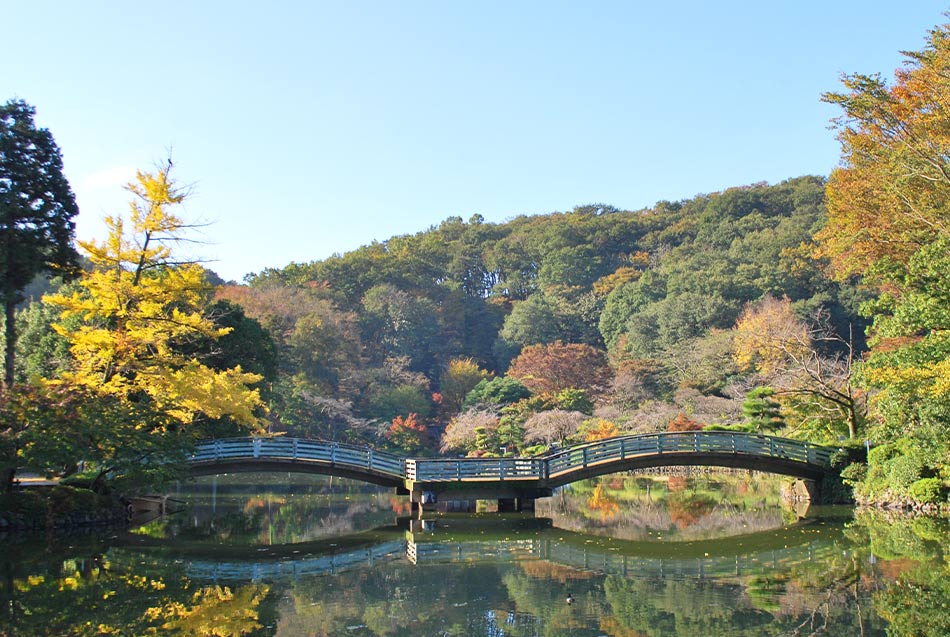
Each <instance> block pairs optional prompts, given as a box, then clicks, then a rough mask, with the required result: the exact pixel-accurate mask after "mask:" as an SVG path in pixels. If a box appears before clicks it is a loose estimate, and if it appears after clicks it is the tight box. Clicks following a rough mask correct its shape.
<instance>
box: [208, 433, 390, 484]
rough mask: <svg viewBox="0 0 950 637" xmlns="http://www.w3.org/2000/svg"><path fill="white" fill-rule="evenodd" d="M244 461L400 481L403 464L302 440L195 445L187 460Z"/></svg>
mask: <svg viewBox="0 0 950 637" xmlns="http://www.w3.org/2000/svg"><path fill="white" fill-rule="evenodd" d="M248 458H254V459H263V460H268V459H269V460H296V461H315V462H324V463H330V464H335V465H340V466H347V467H354V468H359V469H368V470H370V471H375V472H377V473H382V474H386V475H392V476H395V477H400V478H401V477H403V475H404V472H405V460H404V459H403V458H400V457H398V456H394V455H392V454H389V453H386V452H383V451H377V450H375V449H371V448H369V447H357V446H353V445H345V444H340V443H336V442H323V441H319V440H306V439H303V438H285V437H275V438H219V439H216V440H209V441H207V442H203V443H201V444H199V445H198V446H197V447H196V449H195V453H194V455H192V457H191V460H192V462H220V461H222V460H235V459H248Z"/></svg>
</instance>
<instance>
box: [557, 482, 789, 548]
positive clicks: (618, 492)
mask: <svg viewBox="0 0 950 637" xmlns="http://www.w3.org/2000/svg"><path fill="white" fill-rule="evenodd" d="M782 485H783V482H782V480H781V479H779V478H776V477H774V476H767V475H760V474H753V473H751V472H748V471H734V472H725V471H702V470H693V471H688V472H677V473H672V474H665V475H650V474H640V475H636V474H635V475H625V474H615V475H610V476H602V477H600V478H596V479H593V480H586V481H583V482H578V483H575V484H573V485H569V487H568V488H565V489H563V490H561V491H560V492H559V493H557V494H556V495H555V496H554V497H553V498H550V499H547V500H543V501H541V505H540V507H539V509H538V511H539V514H541V515H545V516H547V517H550V518H552V519H553V520H554V521H555V524H556V525H557V526H559V527H561V528H565V529H571V530H575V531H584V532H587V533H594V534H598V535H609V536H611V537H615V538H624V539H631V540H634V539H641V540H646V539H663V540H674V541H680V540H699V539H708V538H721V537H725V536H730V535H737V534H743V533H751V532H755V531H764V530H767V529H774V528H778V527H781V526H782V525H783V524H787V523H789V522H792V521H794V520H796V519H800V518H803V517H805V515H806V512H807V503H804V502H803V503H797V504H789V503H787V502H784V501H783V500H782V496H781V489H782Z"/></svg>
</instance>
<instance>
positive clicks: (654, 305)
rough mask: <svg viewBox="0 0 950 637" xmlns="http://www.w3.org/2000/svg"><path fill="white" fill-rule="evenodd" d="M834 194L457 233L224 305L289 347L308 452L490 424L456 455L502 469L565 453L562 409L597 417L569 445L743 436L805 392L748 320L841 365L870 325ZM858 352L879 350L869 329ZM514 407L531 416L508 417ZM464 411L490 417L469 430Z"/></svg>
mask: <svg viewBox="0 0 950 637" xmlns="http://www.w3.org/2000/svg"><path fill="white" fill-rule="evenodd" d="M824 185H825V184H824V180H823V179H822V178H819V177H801V178H798V179H793V180H789V181H787V182H784V183H781V184H778V185H774V186H769V185H765V184H757V185H754V186H746V187H739V188H733V189H730V190H727V191H725V192H722V193H715V194H709V195H700V196H697V197H695V198H693V199H690V200H686V201H680V202H675V203H673V202H660V203H658V204H657V205H656V206H654V207H653V208H649V209H645V210H637V211H626V210H618V209H616V208H613V207H611V206H607V205H601V204H598V205H589V206H581V207H577V208H575V209H574V210H572V211H570V212H564V213H552V214H548V215H540V216H531V217H529V216H519V217H517V218H514V219H512V220H510V221H507V222H504V223H498V224H495V223H487V222H485V221H484V220H483V219H482V218H481V217H480V216H478V215H475V216H473V217H472V218H471V219H469V220H468V221H464V220H463V219H461V218H459V217H450V218H448V219H446V220H445V221H443V222H442V223H441V224H439V225H438V226H434V227H431V228H429V229H428V230H426V231H423V232H419V233H417V234H414V235H406V236H399V237H393V238H391V239H389V240H387V241H385V242H382V243H374V244H372V245H368V246H365V247H363V248H360V249H358V250H355V251H353V252H350V253H347V254H342V255H336V256H333V257H331V258H329V259H326V260H323V261H315V262H312V263H308V264H293V265H290V266H288V267H286V268H284V269H280V270H277V269H275V270H268V271H265V272H262V273H260V274H258V275H256V276H253V277H250V278H249V281H248V284H247V285H242V286H234V285H232V286H226V287H223V288H221V289H220V290H219V291H218V298H219V299H222V300H226V301H229V302H231V303H234V304H237V305H240V306H241V307H242V308H243V311H244V312H245V313H246V314H247V316H249V317H252V318H254V319H256V320H258V321H259V322H260V323H261V324H262V325H263V326H264V327H265V328H266V330H267V332H268V333H269V334H270V336H271V338H273V339H274V341H275V343H276V351H277V363H278V368H279V373H277V374H276V375H275V376H274V377H273V379H272V385H271V390H270V400H271V413H270V418H271V419H272V422H273V424H272V426H273V427H274V428H278V429H282V430H284V429H285V430H287V431H290V432H292V433H295V434H298V435H311V436H319V437H331V438H345V439H361V438H365V437H367V436H368V437H373V436H375V435H377V434H380V433H382V435H385V436H389V437H390V438H393V437H394V436H395V437H396V438H398V439H400V440H401V441H402V442H403V444H404V446H409V447H410V448H412V447H414V449H413V450H415V451H421V450H423V449H425V448H434V447H436V446H437V445H438V442H439V436H440V435H441V432H442V430H443V428H445V427H446V426H447V425H449V424H450V423H452V424H453V426H452V427H449V429H450V432H455V433H456V434H458V433H459V431H460V430H464V429H466V424H467V423H468V420H472V419H475V420H478V419H477V418H475V416H476V415H478V416H480V417H481V420H478V423H481V424H478V425H476V426H472V427H469V428H468V429H470V431H469V435H468V437H465V436H462V438H461V439H460V440H461V442H455V443H451V444H449V445H448V447H447V448H453V447H454V448H460V449H462V450H467V451H479V450H480V451H482V452H495V451H497V449H493V448H490V447H492V446H493V445H494V446H497V447H499V448H500V447H502V446H504V447H507V448H509V449H510V448H511V447H512V446H514V447H516V448H519V449H524V448H525V447H526V446H527V445H528V444H529V443H531V442H532V441H536V442H550V441H551V437H550V436H549V435H546V434H545V435H541V434H539V433H538V432H536V431H534V429H537V427H535V428H532V427H531V426H528V425H531V423H532V422H533V421H532V420H531V417H532V415H536V414H538V413H543V412H548V411H552V410H553V411H556V412H565V413H576V412H580V414H581V415H582V416H583V418H582V417H580V416H575V417H574V420H573V421H572V422H573V423H574V424H573V425H570V426H568V429H569V430H570V431H569V432H568V434H570V435H577V434H576V431H575V430H576V429H577V428H578V427H582V426H583V425H584V423H585V422H587V427H588V428H590V427H592V426H595V425H596V426H600V427H606V431H608V432H609V431H614V430H617V431H628V430H653V429H657V428H666V427H667V426H669V423H670V422H671V421H674V420H676V419H677V417H679V418H680V420H687V421H689V423H691V424H690V425H689V426H695V427H698V426H701V425H707V424H721V425H740V426H741V425H742V424H743V423H746V424H747V422H748V417H747V416H744V415H743V413H742V401H743V398H744V396H745V394H746V393H747V392H748V391H749V390H751V389H752V388H753V387H755V386H756V385H759V384H762V383H763V382H766V381H768V382H771V383H777V384H778V386H777V389H776V391H777V392H778V394H779V396H781V394H782V392H781V390H782V389H787V390H791V389H794V390H795V391H796V392H797V391H800V390H801V387H800V386H801V384H802V383H803V382H804V380H803V379H802V378H801V374H800V373H798V372H800V371H801V370H795V369H790V368H789V367H788V366H787V365H783V366H782V369H781V370H770V371H771V375H770V376H769V378H764V377H763V375H762V374H761V373H759V372H760V371H761V370H758V369H757V368H756V367H755V366H754V365H753V364H751V362H750V361H751V359H748V360H747V363H748V364H746V365H745V366H744V367H740V364H739V363H738V362H737V361H739V360H740V359H739V358H737V356H736V355H735V352H734V347H735V338H734V335H735V333H736V332H735V329H734V328H735V327H736V325H737V321H739V318H740V315H741V314H742V312H743V310H744V308H745V309H748V308H753V307H760V306H762V304H763V303H764V302H767V301H771V305H772V306H777V307H779V309H780V310H781V308H783V307H784V308H785V310H784V311H785V314H784V315H781V316H778V317H773V319H772V320H773V322H775V321H778V320H781V321H785V322H786V323H788V324H790V325H791V324H794V325H798V326H801V328H802V329H804V330H805V332H808V333H812V332H814V333H817V332H821V334H822V336H828V337H835V338H838V337H840V338H841V341H840V342H839V341H834V342H832V341H823V342H818V341H817V340H815V339H808V342H807V343H806V345H808V346H809V347H811V348H812V349H813V350H814V351H815V352H816V353H817V355H819V356H821V357H825V358H828V359H829V360H831V359H833V358H834V357H835V356H836V355H837V354H838V353H840V351H841V350H842V348H843V347H845V346H846V345H847V339H848V337H849V335H850V334H851V333H852V332H849V325H851V324H854V323H856V322H857V320H858V319H857V303H858V298H857V297H858V293H857V292H856V290H855V289H854V288H853V287H852V286H850V285H848V284H846V283H843V282H834V281H832V280H830V279H829V278H828V277H826V276H825V275H824V274H823V265H822V263H820V262H819V261H816V260H815V258H814V256H813V246H812V243H811V237H812V235H813V234H814V233H815V231H816V230H818V229H819V228H820V227H821V226H822V224H823V223H824V214H825V213H824ZM756 304H758V305H756ZM783 304H784V305H783ZM780 313H781V312H780ZM787 327H788V326H787V325H786V326H785V328H787ZM776 329H778V328H776ZM783 329H784V328H783ZM829 330H832V331H829ZM803 334H804V333H803ZM853 334H855V335H857V336H856V337H857V338H858V339H860V334H862V329H861V328H860V327H859V328H858V329H855V330H854V331H853ZM854 345H855V347H857V348H859V349H860V347H861V346H862V343H860V342H857V343H855V344H854ZM750 355H751V354H750ZM753 357H754V356H753ZM559 358H560V360H558V359H559ZM568 361H570V362H571V363H572V364H573V365H574V366H575V367H576V368H577V369H575V370H573V371H571V372H565V373H564V374H563V378H562V379H561V380H559V381H556V382H552V383H538V382H532V380H535V381H536V380H537V379H538V378H542V377H546V378H548V379H549V380H550V379H551V378H554V377H556V376H558V375H559V373H560V372H556V371H553V367H552V366H554V367H558V366H561V367H563V366H564V365H565V364H566V362H568ZM559 369H560V368H559ZM493 378H494V380H492V379H493ZM482 381H484V382H483V385H484V384H485V383H494V385H492V386H497V385H498V384H499V383H501V382H502V381H505V382H507V383H509V385H511V384H518V385H519V386H524V387H523V388H525V387H526V388H527V391H525V392H523V393H524V395H525V396H528V395H530V396H531V398H529V399H527V400H525V399H524V398H522V399H520V402H518V401H517V400H515V399H514V398H511V397H509V398H504V397H502V398H498V397H497V396H496V397H495V398H494V399H493V400H494V402H493V401H492V400H484V401H473V400H471V399H470V400H468V402H466V397H467V395H468V393H469V392H470V390H472V389H474V388H475V386H476V384H477V383H479V382H482ZM565 391H567V392H568V394H569V396H568V397H566V398H565V397H564V396H561V397H560V398H559V394H563V393H564V392H565ZM571 392H574V393H571ZM577 393H580V394H582V396H580V397H578V396H577V395H576V394H577ZM520 395H521V394H519V393H516V394H514V395H513V396H520ZM798 395H800V394H798ZM571 396H573V398H571ZM507 402H515V404H516V405H518V407H517V409H515V408H514V407H511V406H509V407H508V408H507V410H506V411H502V407H503V406H504V404H506V403H507ZM798 403H799V404H797V405H796V406H795V408H796V409H797V410H798V411H799V412H800V413H799V414H798V416H796V417H795V418H793V419H792V422H791V423H790V424H797V425H802V424H803V423H808V424H809V425H810V429H809V431H810V433H811V434H814V433H815V432H816V431H819V432H820V434H819V435H820V436H822V437H825V438H829V439H837V437H838V436H839V435H846V434H847V422H846V418H845V417H844V416H843V415H842V414H841V413H832V414H830V415H829V414H827V413H818V412H819V411H822V410H819V408H818V407H815V409H813V410H812V411H809V409H808V405H806V404H804V401H798ZM463 407H465V408H474V409H471V410H469V411H468V412H467V415H464V416H462V417H461V418H459V416H460V414H461V413H462V410H463ZM515 412H516V413H515ZM506 413H507V416H506ZM594 416H596V418H594ZM396 419H399V420H398V421H397V424H396V425H393V422H394V421H396ZM535 420H537V419H535ZM591 420H593V421H594V422H593V424H592V423H591V422H590V421H591ZM777 420H778V418H776V423H768V426H769V428H773V429H774V428H776V427H777V426H778V424H777ZM505 421H507V422H505ZM605 421H606V422H605ZM816 421H817V422H816ZM468 424H470V423H468ZM499 424H501V426H502V429H503V432H504V425H505V424H508V425H511V426H513V427H514V428H515V431H514V432H510V435H509V436H508V438H507V443H508V444H495V443H497V442H498V441H497V440H492V437H491V436H488V437H487V438H486V439H485V440H482V441H481V442H480V443H478V444H476V442H475V433H474V429H477V428H481V429H482V430H483V431H482V434H483V437H484V434H488V433H491V432H492V431H493V430H494V429H496V428H497V427H498V426H499ZM526 426H527V429H525V427H526ZM548 426H550V424H549V425H548ZM542 428H543V427H542ZM408 429H411V430H412V431H408ZM390 430H393V431H390ZM403 430H405V431H403ZM532 434H534V435H532ZM400 436H401V437H400ZM407 436H408V439H409V440H410V442H407V441H406V440H405V438H406V437H407ZM562 437H567V436H566V435H565V436H562ZM478 448H480V449H478Z"/></svg>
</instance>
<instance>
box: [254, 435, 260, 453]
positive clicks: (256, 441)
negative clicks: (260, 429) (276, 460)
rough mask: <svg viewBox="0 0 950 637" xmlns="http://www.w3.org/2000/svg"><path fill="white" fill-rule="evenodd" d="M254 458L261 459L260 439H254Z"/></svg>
mask: <svg viewBox="0 0 950 637" xmlns="http://www.w3.org/2000/svg"><path fill="white" fill-rule="evenodd" d="M254 457H255V458H260V457H261V439H260V438H255V439H254Z"/></svg>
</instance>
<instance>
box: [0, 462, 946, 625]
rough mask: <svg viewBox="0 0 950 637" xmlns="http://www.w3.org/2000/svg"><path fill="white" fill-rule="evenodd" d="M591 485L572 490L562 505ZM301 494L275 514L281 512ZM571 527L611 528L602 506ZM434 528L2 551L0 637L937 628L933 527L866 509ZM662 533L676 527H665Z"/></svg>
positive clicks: (942, 595) (717, 501)
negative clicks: (704, 527)
mask: <svg viewBox="0 0 950 637" xmlns="http://www.w3.org/2000/svg"><path fill="white" fill-rule="evenodd" d="M630 479H633V480H637V479H638V478H630ZM597 488H598V485H597V484H596V483H594V484H591V485H589V488H587V491H586V492H585V487H584V486H581V487H580V488H578V490H577V492H575V493H574V494H572V495H571V497H577V498H579V499H581V500H583V499H585V498H589V497H591V495H593V494H594V493H595V491H596V490H597ZM650 489H651V496H650V497H651V498H652V499H653V503H654V505H656V503H657V502H660V501H661V499H663V498H665V499H669V498H678V497H684V498H685V495H684V494H688V493H690V492H693V491H694V492H696V493H697V494H698V495H699V496H700V498H701V499H702V498H706V499H709V498H712V500H713V502H714V505H713V508H712V510H711V511H709V512H705V510H704V509H698V510H699V511H700V512H701V513H700V514H697V515H696V517H695V521H694V522H693V525H694V526H695V525H698V524H701V520H703V519H705V518H709V517H712V516H714V515H717V511H718V510H721V509H723V508H724V507H725V506H726V504H724V500H723V499H722V498H718V497H714V496H712V495H710V492H709V490H708V489H706V488H704V487H702V486H695V487H694V486H691V485H689V484H687V485H685V486H684V488H682V489H679V490H677V489H672V490H671V489H666V490H665V491H664V490H663V489H661V488H657V487H651V488H650ZM618 491H619V490H618V489H614V488H612V487H611V485H609V484H608V485H606V486H604V487H602V488H601V494H602V495H601V496H598V497H611V498H616V501H617V502H618V503H619V504H620V511H619V513H618V514H617V516H616V518H622V517H624V516H628V517H627V519H628V520H629V519H630V518H629V515H630V514H629V513H628V511H627V509H628V508H629V506H630V503H629V499H625V498H624V497H616V496H615V494H616V493H617V492H618ZM349 495H350V497H351V502H352V501H353V500H352V498H353V494H349ZM661 495H662V496H663V498H661V497H660V496H661ZM255 497H256V496H255ZM296 497H297V496H294V498H288V499H287V500H286V501H277V500H275V501H273V502H271V504H279V506H280V507H281V508H283V507H286V506H287V505H288V504H289V503H290V502H291V501H292V500H293V499H295V498H296ZM345 497H346V495H344V496H343V503H346V500H345ZM683 502H687V500H685V499H684V500H683ZM267 505H268V500H267V499H266V498H265V499H262V500H254V501H253V503H252V505H251V506H249V507H247V510H246V511H245V512H247V513H252V514H253V515H252V517H254V519H255V520H257V521H258V522H260V517H259V513H260V512H261V511H262V510H267ZM334 506H335V505H334ZM381 506H382V507H383V508H384V509H386V508H388V506H389V502H388V496H387V497H383V498H382V500H381ZM702 506H703V507H705V506H706V505H702ZM732 506H733V507H735V508H736V509H740V508H741V507H740V505H737V504H733V505H732ZM750 506H751V505H750ZM239 508H240V509H241V510H244V508H245V507H243V506H242V507H239ZM304 508H305V507H303V505H301V507H300V510H303V509H304ZM314 510H319V507H316V508H315V509H314ZM687 510H692V511H695V510H697V509H696V508H690V506H688V507H687ZM271 512H273V509H271ZM255 516H257V517H255ZM295 516H296V514H295ZM288 517H294V516H288ZM581 517H583V518H584V519H585V520H587V521H588V522H587V523H592V524H594V525H600V524H602V523H604V520H601V519H600V516H599V515H597V514H596V512H595V513H594V514H587V515H582V516H581ZM273 519H274V520H276V521H277V523H278V524H284V525H285V526H284V528H285V531H282V532H281V533H284V534H286V535H287V536H300V535H306V534H305V533H303V532H301V531H300V530H296V531H292V530H290V526H291V525H290V524H289V523H286V522H285V520H286V519H288V518H286V517H281V516H276V517H274V518H273ZM301 519H302V517H301ZM435 522H436V524H435V530H434V531H432V532H426V533H419V532H413V531H409V530H407V529H405V528H400V527H396V526H389V527H383V528H378V529H375V530H372V531H368V532H360V533H349V534H344V535H338V536H332V537H322V536H321V537H318V538H317V539H314V540H309V541H307V542H304V543H293V544H277V543H274V544H270V545H267V546H264V545H262V544H261V543H259V542H258V540H259V539H260V537H259V535H258V534H259V532H260V529H261V527H260V526H257V527H255V526H254V525H251V527H252V528H253V531H252V532H251V533H250V534H249V535H248V537H250V538H251V539H252V540H253V541H254V546H250V547H248V546H246V545H243V544H241V543H240V542H239V543H237V544H235V543H233V542H222V541H221V538H222V537H223V536H221V535H215V536H213V537H210V538H209V537H207V536H201V535H200V534H195V536H194V537H187V536H186V534H184V533H183V530H182V529H177V530H175V529H172V530H173V531H174V532H172V533H169V534H168V536H167V537H164V538H163V537H158V536H160V535H161V532H160V530H161V529H159V528H158V527H156V529H153V530H152V531H151V532H150V534H139V535H130V536H127V537H122V538H109V539H101V540H96V539H79V538H76V539H71V540H70V542H69V543H66V542H54V543H51V544H49V545H39V546H34V545H30V544H28V543H27V542H25V541H24V542H22V543H20V544H16V543H9V544H8V545H7V546H5V549H6V550H4V551H3V553H2V557H0V568H2V573H3V578H2V579H0V635H4V636H6V635H10V636H15V635H29V636H31V637H32V636H38V637H45V636H49V637H52V636H54V635H55V636H67V637H69V636H79V635H81V636H86V635H89V636H91V635H109V634H113V635H147V634H156V635H208V636H211V635H216V636H221V635H227V636H238V635H254V636H257V635H275V636H281V637H283V636H291V635H352V636H354V637H364V636H383V635H394V636H395V635H407V634H413V635H480V636H489V635H499V636H500V635H509V636H513V637H517V636H521V635H524V636H528V635H530V636H556V635H581V636H585V635H589V636H591V637H594V636H598V635H610V636H611V637H625V636H634V635H636V636H638V637H644V636H660V635H663V636H673V637H684V636H691V635H722V636H725V637H737V636H742V637H744V636H752V635H756V636H759V635H764V636H767V637H768V636H776V637H778V636H780V635H782V636H786V635H789V636H791V635H800V636H805V635H834V636H836V637H837V636H844V637H849V636H855V637H857V636H859V635H864V636H872V635H885V634H887V635H890V636H897V637H911V636H914V637H917V636H925V637H938V636H941V637H943V636H945V635H947V634H950V620H948V614H947V612H946V608H947V607H948V605H950V584H948V582H950V567H948V564H950V555H948V548H947V547H948V546H950V529H948V524H947V521H946V520H944V519H939V518H905V517H900V516H888V515H884V514H881V513H879V512H859V513H858V514H857V515H856V517H854V519H849V520H846V521H843V520H840V519H839V520H816V521H808V522H805V523H798V524H791V525H788V524H786V525H782V524H779V525H778V526H776V527H774V528H770V529H768V530H765V531H758V532H754V533H749V532H746V533H743V534H739V535H736V536H734V537H732V538H731V539H729V538H725V539H724V538H717V539H690V540H688V541H681V542H671V541H657V540H656V537H655V533H654V535H653V536H647V537H646V538H645V539H637V540H624V539H622V538H617V537H611V536H608V535H592V534H587V533H578V532H573V531H570V530H567V529H564V528H558V527H557V526H552V525H551V524H545V523H544V521H533V520H526V519H524V518H517V517H513V518H504V517H503V516H481V517H479V518H475V519H472V518H470V517H464V518H463V517H453V516H442V517H439V518H437V519H436V521H435ZM606 522H607V523H608V524H610V523H613V522H612V520H606ZM665 522H666V523H667V524H669V525H670V528H672V527H675V526H676V523H675V521H674V520H673V519H672V516H670V515H668V517H667V519H666V520H665ZM164 524H165V525H166V529H165V530H168V529H167V525H168V522H167V521H166V522H165V523H164ZM185 526H187V525H185ZM242 528H243V527H241V525H240V523H237V522H235V526H234V528H233V529H232V532H231V535H230V537H232V538H237V539H238V540H243V538H242V537H241V533H242V532H243V531H241V529H242ZM601 530H603V528H601ZM664 533H665V531H664ZM279 535H280V533H278V534H274V536H273V537H278V536H279ZM568 596H570V598H571V599H572V600H573V601H574V603H572V604H568V603H566V602H565V599H566V598H567V597H568Z"/></svg>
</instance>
